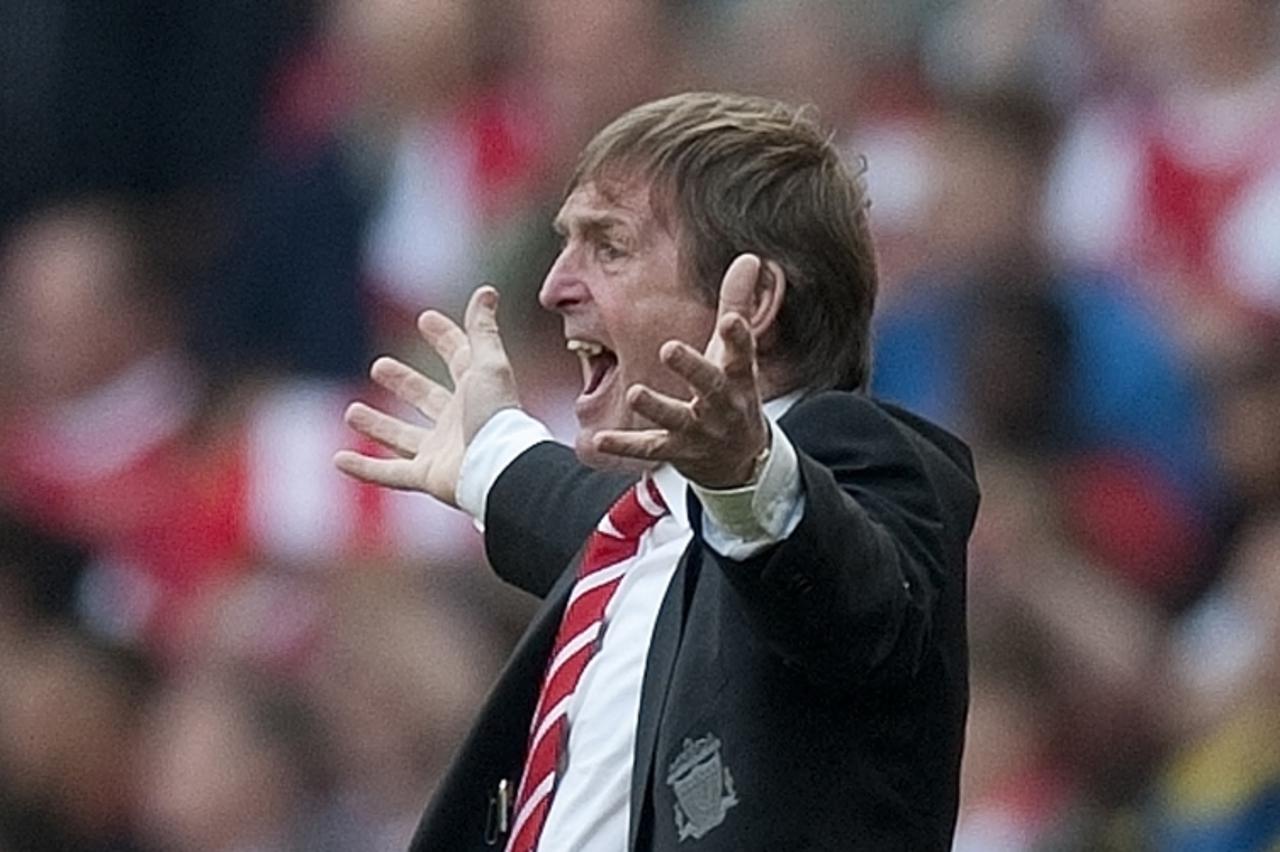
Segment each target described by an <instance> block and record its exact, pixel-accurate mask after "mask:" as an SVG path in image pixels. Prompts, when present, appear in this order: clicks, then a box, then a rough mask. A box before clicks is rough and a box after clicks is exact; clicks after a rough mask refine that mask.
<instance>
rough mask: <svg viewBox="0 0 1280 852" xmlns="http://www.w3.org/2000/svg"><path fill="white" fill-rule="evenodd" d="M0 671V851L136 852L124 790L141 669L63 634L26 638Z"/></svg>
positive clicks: (131, 804) (144, 687)
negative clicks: (1, 675)
mask: <svg viewBox="0 0 1280 852" xmlns="http://www.w3.org/2000/svg"><path fill="white" fill-rule="evenodd" d="M2 667H3V669H4V670H5V688H4V689H3V690H0V719H3V720H4V724H3V725H0V846H2V847H3V848H6V849H14V850H18V851H19V852H43V850H58V852H131V851H132V850H140V849H143V848H144V847H143V846H142V845H141V844H140V843H139V842H138V837H137V835H136V833H135V831H134V828H135V826H134V816H135V804H136V803H135V799H134V793H135V790H136V788H135V784H136V782H137V780H138V776H137V769H138V767H137V763H136V747H137V743H138V736H139V735H140V732H141V730H140V722H141V710H142V707H143V702H144V700H145V698H146V696H147V695H148V694H149V690H150V689H151V684H152V682H153V681H152V673H151V671H150V669H149V667H147V666H146V665H145V664H143V663H142V662H141V661H140V660H139V659H138V658H136V657H134V656H132V655H130V654H127V653H124V652H121V651H118V650H115V649H112V648H109V647H106V646H103V645H100V644H98V643H96V642H94V641H91V640H88V639H86V638H84V637H83V636H82V635H80V634H78V633H77V632H74V631H70V630H65V629H56V630H49V629H45V630H37V631H35V632H32V633H31V634H29V635H28V636H27V637H26V638H25V639H24V640H22V641H21V643H20V644H19V645H18V647H10V648H7V649H6V650H5V654H4V658H3V664H2Z"/></svg>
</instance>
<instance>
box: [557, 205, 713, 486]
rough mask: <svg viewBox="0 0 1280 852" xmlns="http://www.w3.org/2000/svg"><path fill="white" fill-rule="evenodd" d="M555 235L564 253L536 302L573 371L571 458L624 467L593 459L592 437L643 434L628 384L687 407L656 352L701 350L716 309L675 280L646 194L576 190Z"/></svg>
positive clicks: (672, 257)
mask: <svg viewBox="0 0 1280 852" xmlns="http://www.w3.org/2000/svg"><path fill="white" fill-rule="evenodd" d="M555 227H556V231H557V232H558V233H560V234H561V236H562V237H563V238H564V248H563V249H561V251H560V255H559V257H557V258H556V261H555V263H554V264H552V266H551V270H550V271H549V272H548V273H547V277H546V280H545V281H544V282H543V284H542V290H541V292H540V293H539V294H538V299H539V301H540V302H541V303H542V306H543V307H544V308H546V309H547V310H551V311H555V312H556V313H558V314H560V316H561V317H562V318H563V320H564V336H565V340H566V342H567V345H568V347H569V349H570V350H571V351H573V352H574V353H575V354H576V355H577V356H578V359H579V361H580V363H581V366H582V392H581V394H579V396H578V399H577V402H576V404H575V406H574V409H575V413H576V414H577V416H578V424H579V426H580V429H579V432H578V439H577V442H576V443H577V452H578V457H579V458H581V459H582V460H583V461H584V462H586V463H588V464H591V465H593V466H596V467H620V466H622V467H629V466H632V465H629V464H626V463H620V462H619V461H618V460H617V459H615V458H613V457H601V456H600V455H599V454H598V453H596V452H594V451H593V450H592V448H591V442H592V436H593V435H595V433H596V432H598V431H600V430H602V429H630V428H644V427H646V426H649V425H652V424H649V423H648V422H646V421H644V420H643V419H642V418H640V417H639V416H638V415H636V414H634V413H633V412H631V410H630V409H629V408H628V407H627V403H626V391H627V388H629V387H630V386H631V385H633V384H636V383H643V384H645V385H648V386H649V387H651V388H653V389H654V390H657V391H660V392H662V393H666V394H669V395H671V396H676V397H680V398H682V399H687V398H689V395H690V394H689V389H688V386H687V385H686V384H685V383H684V382H683V381H682V380H681V379H680V378H679V377H677V376H676V375H674V374H673V373H671V371H669V370H668V369H667V368H666V367H665V366H663V365H662V363H661V362H660V361H659V360H658V348H659V347H660V346H661V345H662V344H663V343H665V342H666V341H668V340H672V339H676V340H682V341H684V342H686V343H688V344H690V345H692V346H694V347H696V348H697V349H699V350H701V349H703V348H704V347H705V346H706V344H707V341H708V339H710V336H711V331H712V329H713V328H714V326H715V316H716V309H715V305H713V304H708V302H707V301H706V300H705V299H703V298H702V297H701V296H699V295H698V294H697V293H696V292H695V290H694V289H693V286H692V285H690V284H687V283H685V282H682V281H681V280H680V275H679V271H678V270H679V262H678V260H679V258H678V251H677V247H676V240H675V237H674V236H673V235H672V234H671V233H669V232H668V231H667V230H666V228H664V227H663V226H662V225H661V224H660V223H659V222H658V221H656V220H655V219H654V217H653V214H652V210H651V209H650V205H649V191H648V186H647V185H644V184H633V185H630V186H628V187H626V188H625V189H620V190H619V191H618V192H616V193H611V196H606V195H604V194H602V193H600V192H599V191H598V190H597V189H596V186H595V185H594V184H592V183H587V184H584V185H582V186H580V187H578V188H577V189H576V190H574V192H573V193H572V194H571V195H570V196H569V197H568V199H566V200H565V203H564V206H563V207H561V208H560V213H559V214H558V215H557V216H556V220H555ZM636 466H639V465H636Z"/></svg>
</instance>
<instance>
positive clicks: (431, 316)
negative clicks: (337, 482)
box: [334, 287, 519, 506]
mask: <svg viewBox="0 0 1280 852" xmlns="http://www.w3.org/2000/svg"><path fill="white" fill-rule="evenodd" d="M496 305H497V293H496V292H495V291H494V290H493V289H492V288H488V287H482V288H480V289H478V290H477V291H476V292H475V293H474V294H473V295H472V297H471V301H470V302H469V303H468V305H467V311H466V317H465V320H464V325H465V331H464V330H463V329H462V328H459V327H458V326H457V325H456V324H455V323H453V322H452V321H451V320H449V319H448V318H447V317H445V316H444V315H442V314H439V313H436V312H434V311H428V312H427V313H424V314H423V315H422V316H421V317H419V319H418V329H419V331H420V332H421V333H422V336H423V338H424V339H426V341H427V343H428V344H430V345H431V347H432V348H433V349H435V351H436V352H437V353H439V354H440V356H441V357H442V358H443V359H444V362H445V364H446V365H447V366H448V368H449V375H450V376H451V377H452V379H453V382H454V390H453V391H449V390H447V389H446V388H445V387H444V386H442V385H440V384H439V383H437V382H435V381H433V380H432V379H429V378H427V377H426V376H425V375H423V374H422V373H421V372H419V371H418V370H415V369H414V368H413V367H410V366H408V365H407V364H405V363H403V362H402V361H399V360H397V359H395V358H389V357H383V358H379V359H378V360H376V361H374V362H373V367H372V368H371V369H370V375H372V377H373V380H374V381H375V382H377V383H378V384H380V385H382V386H383V387H385V388H386V389H387V390H389V391H391V392H392V393H393V394H395V395H396V396H397V397H398V398H399V399H401V400H402V401H404V402H406V403H408V404H409V405H411V406H413V407H414V408H415V409H417V410H418V411H419V412H421V413H422V414H423V415H424V416H425V417H426V418H427V419H428V420H430V421H432V422H433V423H434V426H420V425H417V424H413V423H409V422H407V421H405V420H402V419H400V418H398V417H394V416H392V415H390V414H386V413H385V412H382V411H379V410H377V409H375V408H371V407H370V406H368V405H365V404H363V403H360V402H356V403H352V404H351V406H350V407H349V408H348V409H347V413H346V420H347V423H348V424H350V425H351V426H352V428H354V429H355V430H356V431H358V432H361V433H363V434H365V435H367V436H369V437H370V438H372V439H374V440H375V441H377V442H378V443H380V444H382V445H383V446H384V447H386V448H387V449H389V450H391V451H392V452H394V453H395V454H396V456H397V458H374V457H372V456H366V455H363V454H361V453H357V452H353V451H350V450H343V451H341V452H339V453H338V454H337V455H336V456H335V457H334V463H335V464H336V465H337V466H338V468H339V470H341V471H343V472H344V473H347V474H349V475H351V476H354V477H356V478H357V479H361V480H363V481H365V482H372V483H375V484H377V485H385V486H387V487H390V488H399V489H403V490H409V491H421V492H424V493H426V494H430V495H431V496H432V497H435V498H436V499H438V500H441V501H443V502H445V503H448V504H449V505H451V506H456V505H457V483H458V474H459V472H460V471H461V469H462V459H463V456H464V455H465V454H466V451H467V445H468V444H469V443H470V442H471V439H472V438H473V437H474V436H475V433H476V432H478V431H479V430H480V427H481V426H483V425H484V424H485V422H486V421H488V419H489V418H490V417H492V416H493V415H494V413H496V412H497V411H499V410H501V409H503V408H508V407H511V406H515V405H518V404H519V402H518V398H517V395H516V387H515V379H514V377H513V375H512V372H511V364H510V362H509V361H508V360H507V356H506V352H505V351H504V350H503V347H502V340H501V338H500V337H499V336H498V327H497V323H496V318H495V315H494V312H495V309H496Z"/></svg>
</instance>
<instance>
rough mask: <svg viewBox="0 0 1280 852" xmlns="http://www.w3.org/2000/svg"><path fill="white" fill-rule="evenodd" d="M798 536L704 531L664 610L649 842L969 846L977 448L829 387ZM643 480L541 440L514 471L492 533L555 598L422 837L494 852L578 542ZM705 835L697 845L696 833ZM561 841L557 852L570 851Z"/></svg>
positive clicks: (505, 568) (495, 497)
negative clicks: (968, 637)
mask: <svg viewBox="0 0 1280 852" xmlns="http://www.w3.org/2000/svg"><path fill="white" fill-rule="evenodd" d="M780 426H781V427H782V429H783V430H784V431H785V432H786V433H787V435H788V436H789V437H790V439H791V441H792V443H793V444H794V445H795V447H796V450H797V452H798V456H799V465H800V476H801V479H802V482H803V489H804V499H805V510H804V516H803V518H802V520H801V521H800V524H799V526H798V527H797V528H796V530H795V531H794V532H793V533H792V534H791V535H790V536H789V537H788V538H787V539H786V540H785V541H783V542H781V543H779V544H777V545H775V546H773V547H771V548H769V549H768V550H766V551H765V552H764V553H762V554H760V555H758V556H755V557H752V558H750V559H747V560H745V561H741V562H736V561H733V560H729V559H726V558H724V557H721V556H719V555H718V554H716V553H714V552H713V551H711V550H710V549H709V548H708V547H706V546H705V545H704V544H703V543H702V539H701V512H700V508H699V506H698V504H697V501H696V500H695V499H693V498H692V496H690V498H689V500H690V521H691V525H692V527H693V533H694V536H693V541H692V543H691V544H690V545H689V547H688V549H687V550H686V551H685V553H684V554H683V556H682V558H681V561H680V564H679V567H678V569H677V571H676V574H675V576H674V578H673V579H672V582H671V585H670V586H669V588H668V590H667V594H666V597H665V598H664V600H663V602H662V607H661V610H660V612H659V615H658V620H657V624H656V626H655V628H654V635H653V639H652V642H651V645H650V648H649V655H648V660H647V663H646V668H645V673H644V681H643V687H642V693H641V703H640V717H639V719H638V721H637V736H636V754H635V767H634V772H633V776H632V792H631V843H630V848H631V849H635V850H690V852H694V851H695V850H734V852H741V851H742V850H757V849H758V850H808V849H812V850H910V852H927V850H939V852H942V850H947V849H949V848H950V843H951V835H952V831H953V828H954V823H955V814H956V804H957V788H958V775H959V767H960V754H961V748H962V743H963V729H964V719H965V713H966V708H967V703H968V684H967V651H966V644H965V579H964V578H965V550H966V542H967V539H968V536H969V532H970V530H971V528H972V525H973V520H974V516H975V513H976V510H977V502H978V493H977V487H976V484H975V481H974V475H973V467H972V461H971V458H970V455H969V452H968V450H967V448H965V446H964V445H963V444H962V443H961V442H960V441H959V440H957V439H956V438H954V437H952V436H950V435H949V434H947V433H946V432H944V431H942V430H941V429H939V428H937V427H935V426H932V425H931V424H928V423H927V422H925V421H923V420H921V419H919V418H917V417H914V416H912V415H909V414H907V413H906V412H903V411H901V410H899V409H896V408H893V407H890V406H886V405H883V404H880V403H876V402H873V401H871V400H869V399H867V398H866V397H864V396H861V395H858V394H850V393H837V392H827V393H822V394H818V395H816V396H813V397H810V398H808V399H805V400H802V401H801V402H799V403H797V404H796V405H795V406H794V407H793V408H792V410H791V411H789V412H788V413H787V415H786V416H785V417H783V418H782V420H781V421H780ZM628 484H629V480H628V479H627V478H625V477H619V476H617V475H612V474H607V473H601V472H598V471H593V470H591V469H590V468H587V467H585V466H583V465H582V464H581V463H579V462H578V461H577V460H576V458H575V457H574V455H573V453H572V451H571V450H569V449H568V448H567V447H563V446H560V445H557V444H552V443H544V444H539V445H537V446H535V447H533V448H532V449H530V450H528V451H527V452H526V453H524V454H523V455H522V456H520V457H519V458H518V459H517V460H516V461H515V462H513V463H512V464H511V465H510V466H509V467H508V468H507V469H506V470H505V471H504V472H503V473H502V474H501V476H499V478H498V480H497V482H496V483H495V484H494V487H493V489H492V490H491V492H490V494H489V498H488V510H487V517H486V518H485V521H486V533H485V542H486V549H487V552H488V555H489V558H490V561H491V562H492V564H493V566H494V568H495V570H496V571H497V572H498V574H499V575H500V576H502V577H503V578H504V579H506V580H508V581H509V582H512V583H514V584H516V585H518V586H520V587H521V588H523V589H526V590H527V591H529V592H531V593H533V594H536V595H539V596H543V597H545V599H546V600H545V603H544V605H543V607H542V609H541V611H540V612H539V613H538V614H537V616H535V618H534V620H533V622H532V624H531V625H530V627H529V629H528V631H527V633H526V634H525V636H524V637H523V638H522V640H521V641H520V643H519V645H518V646H517V648H516V650H515V652H514V653H513V655H512V658H511V660H510V662H509V663H508V665H507V667H506V669H505V670H504V671H503V673H502V674H501V676H500V677H499V680H498V682H497V684H496V686H495V687H494V689H493V692H492V693H491V695H490V697H489V699H488V701H487V703H486V705H485V707H484V708H483V710H482V711H481V713H480V718H479V721H478V722H477V723H476V726H475V728H474V729H473V730H472V732H471V734H470V736H469V737H468V739H467V741H466V743H465V744H464V745H463V747H462V749H461V751H460V753H459V755H458V756H457V758H456V759H455V762H454V764H453V766H452V767H451V769H450V770H449V772H448V774H447V775H446V777H445V778H444V780H443V781H442V782H441V785H440V788H439V789H438V791H437V793H436V795H435V797H434V799H433V801H432V803H431V805H430V806H429V807H428V809H427V812H426V814H425V815H424V817H423V819H422V823H421V825H420V826H419V828H418V832H417V834H416V836H415V838H414V841H413V846H412V849H413V852H419V850H486V849H490V848H492V846H490V845H489V844H490V843H492V844H494V845H497V846H501V845H502V844H503V843H505V840H506V838H505V837H503V836H500V835H499V833H498V832H497V831H496V828H497V824H498V821H497V816H498V814H497V809H496V806H495V804H494V802H495V800H496V791H497V789H498V785H499V783H500V782H501V781H502V780H503V779H507V780H508V781H509V783H512V784H514V783H515V781H516V780H517V779H518V777H519V774H520V769H521V766H522V763H523V759H524V749H525V746H526V739H527V735H528V725H529V720H530V717H531V715H532V712H533V705H534V702H535V701H536V699H537V695H538V689H539V681H540V678H541V676H542V672H543V669H544V667H545V665H546V661H547V654H548V651H549V649H550V647H551V643H552V640H553V639H554V636H555V632H556V628H557V625H558V624H559V620H560V615H561V611H562V609H563V607H564V604H565V599H566V597H567V595H568V592H569V588H570V586H571V585H572V582H573V571H572V570H567V569H568V568H569V567H571V566H572V565H573V563H574V562H575V555H576V554H577V552H578V550H579V549H580V548H581V546H582V545H583V543H584V542H585V540H586V537H587V535H588V534H589V532H590V530H591V529H592V527H593V526H594V525H595V524H596V522H597V521H598V519H599V518H600V517H601V515H603V513H604V512H605V510H606V509H607V508H608V506H609V505H610V503H611V502H612V501H613V500H614V499H615V498H616V497H617V496H618V495H619V494H621V493H622V491H623V490H624V489H625V488H626V487H627V486H628ZM682 838H683V839H682ZM548 852H555V850H549V851H548Z"/></svg>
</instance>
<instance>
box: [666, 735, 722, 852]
mask: <svg viewBox="0 0 1280 852" xmlns="http://www.w3.org/2000/svg"><path fill="white" fill-rule="evenodd" d="M667 784H669V785H670V786H671V789H672V790H673V791H674V792H675V794H676V804H675V812H676V832H677V833H678V834H679V836H680V840H681V841H684V840H686V839H688V838H690V837H692V838H693V839H694V840H698V839H699V838H701V837H702V836H703V835H704V834H706V833H707V832H708V831H710V830H711V829H713V828H715V827H716V826H717V825H719V824H720V823H722V822H724V816H725V811H727V810H729V808H731V807H733V806H734V805H736V804H738V794H737V792H736V791H735V790H734V789H733V775H732V774H730V772H729V767H727V766H725V765H724V764H723V761H722V760H721V759H720V740H719V739H717V738H716V737H715V735H713V734H707V735H706V736H705V737H700V738H698V739H696V740H690V739H686V740H685V741H684V747H683V748H682V749H681V750H680V754H679V755H678V756H677V757H676V759H675V760H674V761H672V763H671V767H670V768H669V769H668V770H667Z"/></svg>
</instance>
